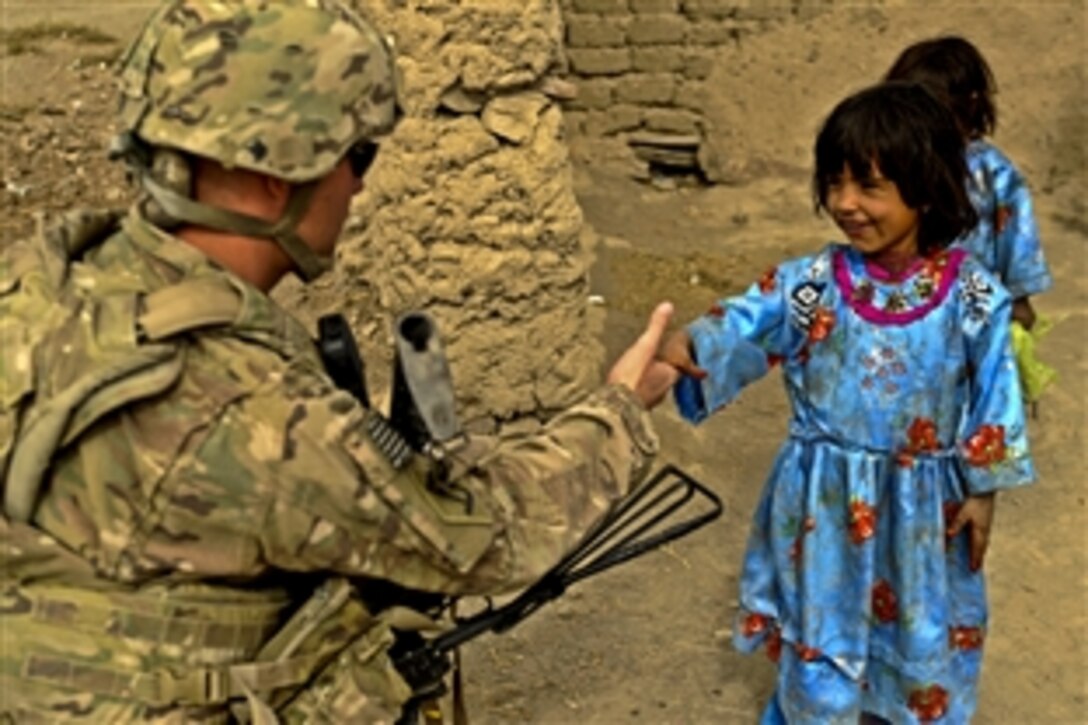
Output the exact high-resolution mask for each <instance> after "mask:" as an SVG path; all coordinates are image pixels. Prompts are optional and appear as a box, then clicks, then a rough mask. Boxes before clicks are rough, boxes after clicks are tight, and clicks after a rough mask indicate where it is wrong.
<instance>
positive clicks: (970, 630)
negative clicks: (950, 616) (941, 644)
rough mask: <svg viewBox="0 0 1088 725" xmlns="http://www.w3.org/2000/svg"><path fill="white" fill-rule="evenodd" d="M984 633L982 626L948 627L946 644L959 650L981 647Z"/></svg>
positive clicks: (984, 636) (984, 637)
mask: <svg viewBox="0 0 1088 725" xmlns="http://www.w3.org/2000/svg"><path fill="white" fill-rule="evenodd" d="M984 639H986V635H985V634H984V633H983V631H982V627H949V628H948V646H949V647H952V648H954V649H960V650H975V649H982V641H983V640H984Z"/></svg>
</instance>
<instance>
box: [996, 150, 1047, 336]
mask: <svg viewBox="0 0 1088 725" xmlns="http://www.w3.org/2000/svg"><path fill="white" fill-rule="evenodd" d="M988 161H989V165H990V169H989V171H990V177H991V183H992V184H993V192H994V197H995V199H994V200H995V209H994V219H993V225H994V236H995V240H994V241H995V244H996V251H997V265H998V269H997V270H995V271H996V272H997V273H998V275H999V276H1000V277H1001V279H1002V281H1003V283H1004V284H1005V286H1006V287H1007V288H1008V290H1009V293H1010V294H1011V295H1012V297H1013V299H1014V300H1017V301H1019V300H1020V299H1021V298H1027V297H1028V296H1030V295H1035V294H1039V293H1040V292H1045V291H1046V290H1048V289H1050V287H1051V286H1053V284H1054V282H1053V279H1052V278H1051V276H1050V269H1049V267H1048V266H1047V263H1046V257H1045V256H1044V255H1043V248H1042V245H1041V243H1040V241H1039V230H1038V226H1037V225H1036V223H1035V212H1034V207H1033V203H1032V199H1031V192H1030V191H1029V190H1028V186H1027V183H1026V182H1025V181H1024V177H1023V176H1022V175H1021V174H1020V171H1019V170H1018V169H1017V168H1016V167H1015V166H1014V165H1013V163H1012V161H1010V160H1009V159H1008V158H1007V157H1006V156H1005V155H1004V154H1002V153H1001V152H1000V151H998V150H997V149H996V148H994V149H992V153H991V154H990V158H989V159H988ZM1028 309H1030V305H1028ZM1017 312H1018V313H1019V315H1018V316H1017V319H1020V321H1021V323H1023V322H1024V320H1023V319H1021V318H1022V317H1023V314H1024V310H1023V306H1021V308H1020V309H1019V310H1018V311H1017ZM1025 327H1027V328H1028V329H1031V328H1030V326H1029V325H1027V324H1025Z"/></svg>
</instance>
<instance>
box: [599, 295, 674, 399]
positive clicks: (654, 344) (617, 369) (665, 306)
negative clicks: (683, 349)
mask: <svg viewBox="0 0 1088 725" xmlns="http://www.w3.org/2000/svg"><path fill="white" fill-rule="evenodd" d="M672 312H673V307H672V303H671V302H662V303H661V304H659V305H658V306H657V307H656V308H655V309H654V311H653V312H652V313H651V314H650V321H649V324H647V325H646V329H645V330H644V331H643V333H642V334H641V335H639V338H638V339H637V340H635V343H634V344H633V345H631V347H629V348H627V350H626V351H625V352H624V353H623V354H622V355H620V357H619V359H618V360H616V364H615V365H613V366H612V370H610V371H609V373H608V378H607V380H608V382H609V383H610V384H611V383H618V384H620V385H624V386H626V387H628V388H630V389H631V390H632V391H634V393H635V395H636V396H638V398H639V400H641V401H642V404H643V405H645V406H646V407H647V408H652V407H654V406H655V405H657V404H658V403H660V402H661V401H662V400H664V399H665V396H666V395H667V394H668V392H669V390H671V389H672V386H673V385H675V384H676V381H677V380H678V379H679V378H680V375H679V373H678V372H677V371H676V368H675V367H673V366H672V365H669V364H668V363H666V362H664V361H662V360H659V359H657V353H658V348H659V347H660V346H661V336H662V335H664V334H665V328H666V327H668V326H669V320H670V319H671V318H672Z"/></svg>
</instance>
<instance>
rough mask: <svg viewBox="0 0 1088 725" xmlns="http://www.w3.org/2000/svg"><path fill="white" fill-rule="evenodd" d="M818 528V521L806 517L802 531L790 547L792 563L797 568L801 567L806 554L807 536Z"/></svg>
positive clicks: (801, 527) (802, 523) (802, 524)
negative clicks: (803, 556)
mask: <svg viewBox="0 0 1088 725" xmlns="http://www.w3.org/2000/svg"><path fill="white" fill-rule="evenodd" d="M815 528H816V519H814V518H813V517H811V516H806V517H805V518H804V520H803V521H802V522H801V526H800V530H799V531H798V532H797V536H796V537H794V539H793V544H792V545H791V546H790V561H792V562H793V563H794V564H795V565H796V566H801V557H802V555H803V554H804V553H805V534H807V533H808V532H810V531H812V530H813V529H815Z"/></svg>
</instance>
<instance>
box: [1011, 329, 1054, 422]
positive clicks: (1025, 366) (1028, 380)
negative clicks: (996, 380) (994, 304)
mask: <svg viewBox="0 0 1088 725" xmlns="http://www.w3.org/2000/svg"><path fill="white" fill-rule="evenodd" d="M1051 327H1053V323H1052V322H1051V321H1050V320H1047V319H1043V318H1040V319H1039V321H1038V322H1037V323H1036V325H1035V329H1034V330H1031V331H1029V330H1027V329H1025V328H1024V326H1023V325H1021V324H1020V323H1019V322H1013V323H1012V349H1013V353H1014V354H1015V355H1016V367H1017V370H1018V371H1019V373H1020V384H1021V386H1022V387H1023V390H1024V399H1025V400H1026V401H1028V402H1035V401H1037V400H1038V399H1039V398H1040V397H1041V396H1042V394H1043V393H1044V392H1045V391H1046V389H1047V388H1049V387H1050V386H1051V384H1053V382H1054V380H1055V379H1056V378H1057V377H1058V373H1057V371H1056V370H1054V368H1052V367H1050V366H1049V365H1047V364H1046V363H1044V362H1042V361H1041V360H1039V358H1037V357H1036V355H1035V345H1036V343H1037V342H1038V341H1039V340H1041V339H1042V338H1043V337H1044V336H1045V335H1046V333H1047V332H1049V331H1050V328H1051Z"/></svg>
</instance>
